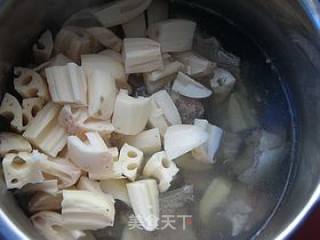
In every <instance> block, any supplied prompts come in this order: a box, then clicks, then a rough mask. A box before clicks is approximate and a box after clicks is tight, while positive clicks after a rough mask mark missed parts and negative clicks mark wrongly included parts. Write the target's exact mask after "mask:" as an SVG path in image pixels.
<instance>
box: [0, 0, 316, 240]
mask: <svg viewBox="0 0 320 240" xmlns="http://www.w3.org/2000/svg"><path fill="white" fill-rule="evenodd" d="M102 2H104V1H102V0H91V1H90V0H68V1H65V0H19V1H17V0H16V1H15V0H12V1H1V0H0V81H1V90H2V92H3V90H4V89H5V86H6V85H7V84H6V82H5V80H6V79H10V77H9V75H10V70H11V67H12V66H13V65H16V64H21V63H23V62H25V61H27V60H28V58H29V56H30V49H31V47H30V46H31V45H32V43H33V42H34V40H35V39H36V38H37V37H38V35H39V33H40V32H41V31H42V30H43V29H45V27H46V26H50V27H51V29H59V26H60V25H61V24H62V23H63V21H64V20H65V19H66V18H67V17H68V16H70V15H71V14H72V13H74V12H77V11H79V10H80V9H82V8H85V7H88V6H92V5H95V4H99V3H102ZM173 2H178V3H179V2H187V3H188V4H189V5H190V4H191V5H196V6H197V8H199V9H205V11H207V12H210V11H214V12H216V13H218V14H221V15H222V16H227V17H228V19H229V21H231V22H232V23H235V24H237V25H238V26H239V27H240V28H241V29H243V30H244V31H245V32H247V33H248V35H249V36H251V37H252V38H253V39H255V41H256V42H257V43H258V44H259V45H260V46H261V48H262V49H263V50H264V52H265V53H266V54H268V56H269V58H270V59H271V60H272V62H273V63H274V65H275V66H276V67H277V69H278V70H279V72H280V75H281V78H282V79H283V81H284V82H285V84H286V85H287V86H288V89H290V92H291V94H290V96H289V98H290V99H291V103H292V104H294V106H295V107H294V108H292V109H295V111H296V113H295V114H294V116H296V119H295V123H296V125H295V126H294V127H295V131H294V134H296V136H295V137H296V139H297V142H296V146H297V148H296V152H295V156H296V158H295V162H294V165H292V166H289V165H288V166H287V168H288V169H287V170H288V171H287V172H288V173H289V174H288V178H287V182H286V183H285V184H284V186H285V187H284V193H283V195H282V196H281V197H280V199H281V201H280V202H279V203H278V204H277V206H276V207H275V209H274V211H273V213H272V214H271V215H270V217H269V218H268V219H265V223H264V225H263V226H262V228H261V229H260V230H259V231H258V232H257V233H256V234H255V235H254V236H252V238H257V239H284V238H286V237H288V236H289V235H290V234H291V233H292V232H293V231H294V230H295V229H296V227H297V226H298V225H299V224H300V223H301V222H302V221H303V220H304V218H305V217H306V216H307V214H308V213H309V212H310V210H311V209H312V207H313V206H314V205H315V204H316V202H317V200H318V198H319V196H320V185H319V179H320V128H319V121H320V77H319V76H320V35H319V34H320V14H319V6H318V2H317V0H268V1H264V0H251V1H235V0H223V1H219V0H197V1H196V0H194V1H182V0H176V1H173ZM207 21H210V19H207ZM0 189H1V193H0V238H1V239H41V237H39V236H38V234H37V233H36V232H35V231H34V229H33V228H32V226H31V224H30V222H29V221H28V219H27V217H26V216H24V214H23V213H22V211H21V210H20V208H19V207H18V206H17V205H16V204H15V201H14V199H13V197H12V195H11V194H9V193H8V192H7V191H6V189H5V185H4V183H3V181H2V179H0Z"/></svg>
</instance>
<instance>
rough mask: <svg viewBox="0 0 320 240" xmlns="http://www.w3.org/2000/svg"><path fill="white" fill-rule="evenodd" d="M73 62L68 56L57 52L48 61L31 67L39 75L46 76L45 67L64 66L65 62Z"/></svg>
mask: <svg viewBox="0 0 320 240" xmlns="http://www.w3.org/2000/svg"><path fill="white" fill-rule="evenodd" d="M71 62H73V61H72V60H71V59H70V58H68V57H66V56H65V55H63V54H62V53H58V54H57V55H56V56H55V57H53V58H52V59H50V60H49V61H47V62H45V63H43V64H41V65H39V66H37V67H35V68H33V71H36V72H38V73H39V74H40V75H41V77H43V78H46V73H45V69H46V68H48V67H55V66H64V65H66V64H67V63H71Z"/></svg>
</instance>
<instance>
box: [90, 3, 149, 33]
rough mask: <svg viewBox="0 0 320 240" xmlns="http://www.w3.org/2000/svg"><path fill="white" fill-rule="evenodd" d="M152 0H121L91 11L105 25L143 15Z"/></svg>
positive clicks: (114, 24)
mask: <svg viewBox="0 0 320 240" xmlns="http://www.w3.org/2000/svg"><path fill="white" fill-rule="evenodd" d="M150 3H151V0H120V1H115V2H111V3H107V4H105V5H104V6H103V7H99V8H96V9H93V10H92V11H91V12H92V13H93V15H94V16H95V17H96V18H97V19H98V20H99V21H100V23H101V24H102V25H103V26H105V27H113V26H117V25H121V24H123V23H127V22H129V21H130V20H132V19H134V18H135V17H137V16H139V15H141V14H142V13H143V12H144V11H145V10H146V9H147V8H148V6H149V5H150Z"/></svg>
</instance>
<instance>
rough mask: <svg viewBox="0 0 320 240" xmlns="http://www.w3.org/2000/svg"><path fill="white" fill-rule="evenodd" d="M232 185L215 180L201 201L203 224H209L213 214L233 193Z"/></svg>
mask: <svg viewBox="0 0 320 240" xmlns="http://www.w3.org/2000/svg"><path fill="white" fill-rule="evenodd" d="M231 187H232V184H231V183H230V182H229V181H228V180H226V179H223V178H215V179H214V180H213V181H212V183H211V184H210V185H209V187H208V189H207V191H206V192H205V194H204V195H203V197H202V199H201V200H200V207H199V214H200V219H201V221H202V222H203V223H206V224H208V223H209V222H210V217H211V216H212V213H213V212H214V211H215V210H216V209H217V208H218V207H220V206H221V205H222V204H223V203H224V202H225V201H226V199H227V197H228V196H229V194H230V192H231Z"/></svg>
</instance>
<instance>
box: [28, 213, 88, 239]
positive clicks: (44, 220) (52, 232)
mask: <svg viewBox="0 0 320 240" xmlns="http://www.w3.org/2000/svg"><path fill="white" fill-rule="evenodd" d="M30 219H31V222H32V224H33V226H34V227H35V228H36V230H37V231H39V233H40V234H41V235H42V236H43V237H45V239H47V240H66V239H69V240H77V239H81V238H82V237H84V236H85V235H86V234H85V233H84V232H82V231H79V230H69V229H68V228H67V227H65V226H64V221H63V217H62V215H61V214H59V213H56V212H51V211H42V212H39V213H36V214H34V215H33V216H31V218H30Z"/></svg>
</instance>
